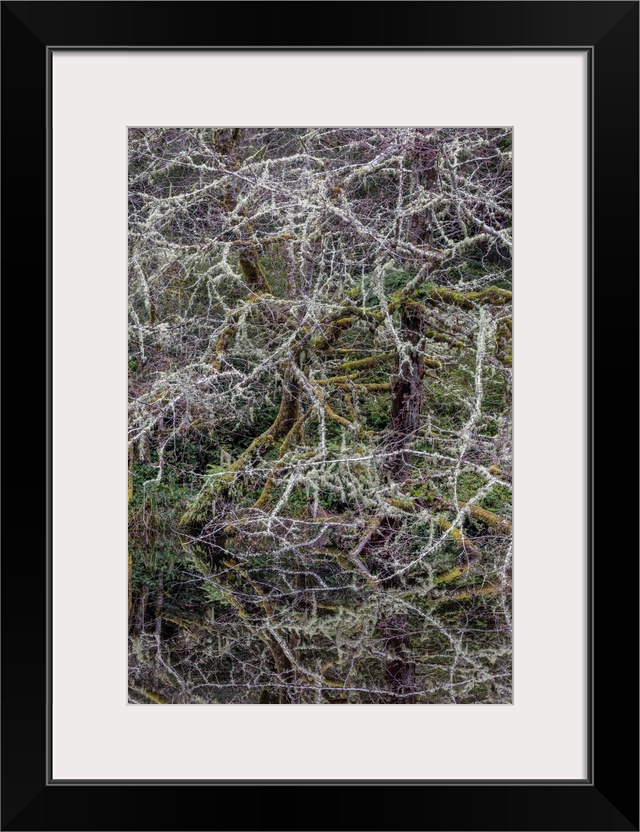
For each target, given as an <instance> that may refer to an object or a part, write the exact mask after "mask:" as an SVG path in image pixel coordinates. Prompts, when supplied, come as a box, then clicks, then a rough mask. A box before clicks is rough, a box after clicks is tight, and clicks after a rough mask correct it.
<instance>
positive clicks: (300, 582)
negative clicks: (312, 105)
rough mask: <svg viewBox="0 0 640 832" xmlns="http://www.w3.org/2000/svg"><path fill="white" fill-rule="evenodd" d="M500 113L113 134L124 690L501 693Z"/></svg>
mask: <svg viewBox="0 0 640 832" xmlns="http://www.w3.org/2000/svg"><path fill="white" fill-rule="evenodd" d="M511 146H512V145H511V131H510V130H509V129H499V128H490V129H489V128H477V129H475V128H473V129H469V128H464V129H462V128H451V129H449V128H437V129H428V128H419V129H417V128H383V129H375V128H352V129H330V128H321V129H309V128H301V129H297V128H284V129H271V128H270V129H255V128H252V129H249V128H242V129H240V128H236V129H232V128H229V129H211V128H188V129H187V128H185V129H178V128H166V129H161V128H153V129H151V128H149V129H147V128H141V129H131V130H130V132H129V437H128V442H129V472H128V476H129V701H130V702H134V703H140V704H154V703H155V704H160V703H194V704H195V703H264V704H287V703H331V704H349V703H360V704H363V703H387V704H419V703H505V702H510V701H511V653H512V627H511V623H512V622H511V607H510V599H511V561H512V548H511V473H512V442H511V384H512V368H511V329H512V325H511V315H512V307H511V199H512V194H511V185H512V176H511V171H512V154H511Z"/></svg>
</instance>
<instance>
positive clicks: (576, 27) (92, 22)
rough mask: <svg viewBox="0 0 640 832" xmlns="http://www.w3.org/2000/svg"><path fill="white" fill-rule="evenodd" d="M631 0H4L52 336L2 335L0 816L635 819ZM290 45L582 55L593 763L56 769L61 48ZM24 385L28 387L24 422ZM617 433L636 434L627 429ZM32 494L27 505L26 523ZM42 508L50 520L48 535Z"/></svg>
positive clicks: (12, 236) (17, 296)
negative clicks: (575, 766)
mask: <svg viewBox="0 0 640 832" xmlns="http://www.w3.org/2000/svg"><path fill="white" fill-rule="evenodd" d="M638 11H639V4H638V2H627V1H626V0H625V1H624V2H583V0H576V2H365V3H359V2H341V3H324V2H309V3H297V2H296V3H286V2H283V3H280V2H263V3H260V2H257V3H254V2H244V3H242V4H240V3H233V2H84V1H81V2H3V3H2V47H3V49H2V67H3V70H4V71H3V78H2V96H3V114H4V130H3V175H4V177H3V178H4V189H3V208H4V211H3V224H4V239H5V245H4V246H3V252H2V260H3V266H4V269H3V273H4V286H3V288H4V290H5V303H6V304H8V308H9V312H10V314H12V316H13V312H14V311H15V310H16V309H20V310H22V311H21V314H23V315H24V314H25V312H26V310H25V307H26V308H28V317H29V320H30V321H31V323H30V325H29V331H28V332H30V334H29V335H28V337H29V338H30V339H32V338H33V336H34V335H35V333H36V332H38V331H39V332H41V333H42V335H41V337H40V340H38V347H39V349H37V350H36V353H37V354H38V355H40V356H41V357H40V358H38V357H37V358H36V359H35V363H34V364H33V365H32V369H31V370H29V371H27V370H25V366H24V364H23V363H22V360H14V358H16V359H17V356H18V355H21V354H22V347H21V348H20V350H18V349H15V350H14V347H15V344H14V343H12V348H11V349H9V350H7V352H5V355H6V356H7V355H8V360H7V361H6V362H5V368H6V370H7V372H8V377H7V390H8V391H9V392H8V400H9V405H8V408H7V412H8V419H7V422H8V423H9V424H8V428H7V434H8V435H9V436H10V437H11V442H10V443H8V444H9V445H13V444H14V443H13V440H14V436H15V433H14V432H15V431H18V432H19V435H20V436H21V437H24V436H25V433H26V435H27V436H29V437H30V439H29V441H28V442H26V443H25V444H28V445H29V448H31V452H32V454H33V461H32V464H27V463H26V462H25V459H27V460H28V458H29V456H28V451H27V452H23V451H22V450H20V451H19V452H18V454H17V455H16V457H15V461H14V460H12V461H11V463H10V470H9V473H8V475H7V480H8V481H9V480H10V482H11V488H10V492H11V493H10V495H9V499H8V503H9V504H10V505H11V509H10V511H8V512H7V513H6V514H5V517H7V516H8V517H9V518H10V519H9V521H8V522H7V521H5V530H6V533H7V536H9V535H12V542H11V545H8V546H6V547H5V552H4V557H3V559H2V577H3V581H2V601H3V610H4V627H3V632H2V660H3V671H4V674H3V676H4V689H3V699H2V729H3V731H2V736H3V739H2V762H3V767H2V778H3V789H2V829H6V830H57V829H60V830H80V829H91V830H125V829H140V830H146V829H149V830H165V829H167V830H168V829H191V830H195V829H198V830H200V829H244V830H254V829H283V830H289V829H291V830H296V829H305V830H306V829H308V830H312V829H314V830H315V829H336V830H339V829H363V830H366V829H394V830H395V829H397V830H399V829H412V830H419V829H425V830H427V829H430V830H435V829H439V830H485V829H486V830H489V829H492V830H506V829H512V830H637V829H638V754H637V752H638V743H637V738H638V708H637V679H638V675H637V670H638V668H637V656H638V635H637V633H638V628H637V585H638V558H637V551H638V547H637V531H636V529H635V523H633V522H631V523H629V520H628V514H629V507H631V512H632V520H633V507H634V506H635V505H637V501H636V499H635V497H636V496H637V495H636V494H635V493H629V491H630V489H633V487H632V486H631V485H630V484H629V480H630V478H629V476H628V474H629V472H631V473H632V481H635V479H636V477H635V473H634V470H635V465H634V455H633V451H634V450H637V448H636V446H635V443H634V441H633V437H634V436H635V435H636V433H635V431H634V429H633V425H634V422H635V421H636V420H635V419H634V418H633V417H634V416H636V417H637V408H636V403H637V397H636V396H632V395H630V394H629V389H633V388H632V386H631V385H632V383H633V381H632V380H633V379H637V377H638V376H637V369H638V367H637V349H636V348H635V344H636V343H637V342H636V340H635V338H634V335H635V334H636V332H637V329H636V326H637V308H638V247H637V231H638V19H639V16H638ZM221 20H223V21H226V23H225V25H223V26H220V21H221ZM422 32H425V33H427V34H426V35H425V41H426V42H422V41H421V40H420V37H421V34H420V33H422ZM208 33H213V34H212V36H211V37H212V40H211V41H209V40H207V37H208ZM275 47H279V48H287V49H325V48H337V49H346V48H355V49H438V48H440V49H443V48H450V49H470V48H482V49H488V48H495V49H511V50H525V49H528V50H533V49H545V50H549V49H552V50H553V49H582V50H586V51H587V52H588V54H589V61H590V84H591V89H590V94H591V112H590V124H591V135H590V136H589V137H588V140H589V157H590V162H591V181H590V182H589V183H588V184H589V188H588V191H589V216H590V222H591V240H590V247H591V256H590V262H589V281H590V283H589V303H590V308H589V318H590V320H589V328H590V331H589V343H590V355H589V357H588V365H589V402H590V410H591V412H590V417H589V436H590V443H591V453H590V458H589V460H588V468H589V477H588V479H589V481H588V489H589V498H590V510H589V525H590V528H589V546H588V558H589V564H588V570H589V593H590V601H589V603H590V610H589V621H590V632H589V634H588V639H589V654H590V667H589V675H590V679H591V688H590V691H589V713H590V730H589V732H588V746H589V771H588V777H587V779H586V780H585V781H570V782H567V781H553V780H551V781H533V782H528V781H483V780H482V779H478V780H476V781H430V782H421V781H391V782H388V781H356V780H353V781H321V782H312V783H310V782H304V781H300V782H297V781H280V782H276V781H269V780H264V781H260V782H257V781H244V782H243V781H224V782H219V783H212V782H204V781H197V782H194V783H190V782H189V783H187V782H184V781H173V782H171V781H153V782H143V781H122V782H121V781H109V782H108V783H106V782H105V783H102V782H96V781H90V782H75V781H74V782H67V781H65V782H61V781H52V780H51V779H50V775H49V771H50V765H49V763H50V758H49V753H50V743H49V736H48V730H49V724H50V722H49V708H50V705H51V701H50V671H51V667H50V664H49V656H50V641H49V637H50V626H49V620H50V619H49V617H50V614H51V610H50V604H49V590H50V577H51V576H50V569H51V550H50V546H51V525H50V524H51V493H50V484H51V456H50V454H51V447H50V442H49V438H50V431H51V409H50V407H51V383H52V378H51V331H50V312H51V276H50V255H51V249H50V222H51V216H50V211H49V205H50V203H49V197H50V170H49V165H48V153H49V142H48V137H49V135H50V130H51V126H50V120H49V119H50V107H51V96H50V92H51V91H50V61H51V54H52V50H53V49H61V48H67V49H78V48H86V49H113V48H120V49H123V48H125V49H130V48H181V49H196V48H220V49H224V48H227V49H229V48H246V49H254V48H275ZM564 151H565V152H570V149H566V148H565V149H564ZM34 238H35V239H34ZM18 241H24V242H21V243H19V244H18ZM34 243H35V244H34ZM25 246H26V247H27V248H25ZM25 252H28V254H27V256H26V261H25ZM25 262H26V274H25ZM20 277H22V280H20ZM25 278H26V280H27V281H29V288H28V292H27V293H26V294H25V292H24V288H25V285H24V281H25ZM38 304H40V305H38ZM25 320H26V318H25ZM27 334H28V333H27ZM13 337H14V336H12V339H13ZM42 339H44V341H45V342H44V344H43V340H42ZM632 339H633V343H632ZM45 355H46V360H45ZM7 365H9V366H7ZM27 374H28V383H26V381H25V376H26V375H27ZM25 387H26V388H27V389H25ZM16 390H19V391H21V402H20V406H19V409H17V410H16V411H15V412H16V413H19V415H18V417H17V418H13V416H14V410H13V407H12V392H11V391H13V394H15V391H16ZM29 393H31V395H29ZM23 396H24V398H22V397H23ZM25 400H26V401H27V402H28V407H26V408H25V406H24V401H25ZM45 403H46V404H45ZM43 405H45V406H46V410H45V407H43ZM25 411H26V412H25ZM45 413H46V414H47V429H46V440H45V430H44V418H43V416H44V414H45ZM629 422H630V423H631V424H629ZM620 430H624V431H626V432H627V433H628V438H626V439H625V440H624V442H622V440H621V439H620V434H619V432H620ZM596 439H597V440H598V441H597V442H596ZM635 458H636V459H637V456H636V457H635ZM45 459H46V460H47V472H46V476H45V472H44V466H43V465H42V461H43V460H45ZM625 475H626V476H625ZM8 490H9V489H8ZM45 490H46V494H45ZM12 498H13V499H12ZM20 509H22V522H20V521H19V520H18V521H16V518H19V517H20ZM14 510H15V513H14ZM36 516H38V517H40V516H41V517H43V518H44V517H45V516H46V517H47V521H46V523H43V524H42V532H41V534H40V535H39V536H34V535H35V533H34V531H33V528H34V522H33V521H34V517H36ZM620 521H622V522H620ZM25 529H27V530H28V534H26V535H25V534H24V530H25ZM14 533H15V534H16V537H15V538H13V534H14ZM25 540H26V542H25ZM16 541H19V542H17V543H16ZM45 551H46V552H47V556H46V557H45V556H44V553H45ZM621 749H622V750H624V751H625V753H624V754H621ZM469 753H475V754H477V755H478V763H479V767H480V766H481V765H482V751H481V749H473V748H472V749H470V751H469ZM158 790H160V791H158Z"/></svg>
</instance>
